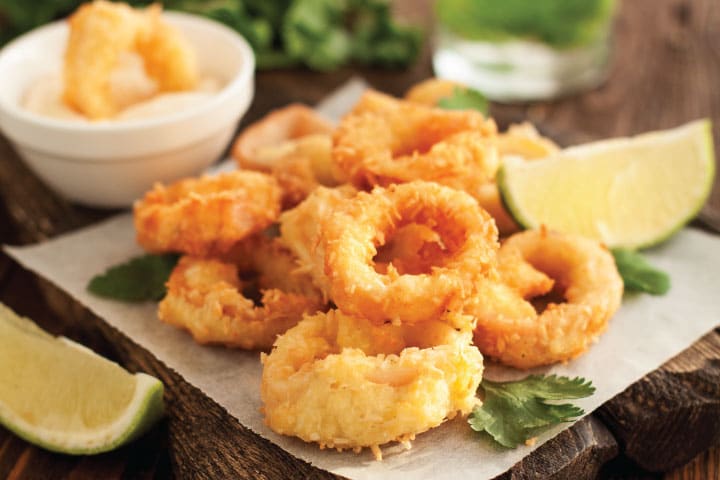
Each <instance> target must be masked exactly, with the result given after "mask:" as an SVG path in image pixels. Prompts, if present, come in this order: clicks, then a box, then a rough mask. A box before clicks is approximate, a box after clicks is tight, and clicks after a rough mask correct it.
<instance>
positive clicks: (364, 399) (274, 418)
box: [261, 310, 483, 460]
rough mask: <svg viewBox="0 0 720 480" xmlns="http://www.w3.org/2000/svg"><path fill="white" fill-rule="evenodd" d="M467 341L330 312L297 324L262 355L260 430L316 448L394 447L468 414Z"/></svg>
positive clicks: (474, 380)
mask: <svg viewBox="0 0 720 480" xmlns="http://www.w3.org/2000/svg"><path fill="white" fill-rule="evenodd" d="M470 337H471V334H470V332H467V331H466V332H462V333H461V332H458V331H457V330H455V329H453V328H452V327H450V326H449V325H447V324H444V323H441V322H437V321H429V322H426V323H423V324H422V325H418V326H416V327H409V326H394V325H390V324H386V325H379V326H375V325H372V324H370V323H368V322H367V321H365V320H363V319H357V318H354V317H351V316H348V315H345V314H343V313H342V312H339V311H337V310H333V311H330V312H328V313H327V314H317V315H314V316H309V317H305V318H304V319H303V320H302V321H301V322H300V323H299V324H298V325H297V326H295V327H294V328H292V329H290V330H288V331H287V332H286V333H285V334H284V335H282V336H280V337H279V338H278V339H277V341H276V342H275V346H274V347H273V350H272V352H271V353H270V354H269V355H263V356H262V361H263V365H264V367H263V375H262V385H261V396H262V400H263V403H264V407H263V410H264V413H265V422H266V424H267V425H268V426H269V427H270V428H272V429H273V430H274V431H276V432H278V433H281V434H284V435H295V436H298V437H300V438H301V439H303V440H305V441H307V442H317V443H319V444H320V448H335V449H338V450H343V449H352V450H354V451H356V452H358V451H360V450H361V449H362V448H363V447H370V449H371V450H372V452H373V453H374V454H375V457H376V458H377V459H378V460H380V459H381V458H382V453H381V451H380V448H379V445H383V444H385V443H388V442H401V443H404V444H405V446H406V447H409V441H410V440H412V439H414V437H415V435H416V434H418V433H421V432H424V431H426V430H428V429H430V428H433V427H435V426H438V425H440V424H441V423H442V422H444V421H445V420H446V419H449V418H453V417H454V416H455V415H456V414H458V413H460V414H461V415H465V414H467V413H469V412H470V411H471V410H472V408H473V407H474V406H475V405H477V404H478V403H480V402H479V400H478V399H477V398H476V396H475V392H476V390H477V387H478V385H479V383H480V380H481V377H482V371H483V359H482V355H481V354H480V352H479V351H478V350H477V348H476V347H474V346H473V345H472V342H471V338H470Z"/></svg>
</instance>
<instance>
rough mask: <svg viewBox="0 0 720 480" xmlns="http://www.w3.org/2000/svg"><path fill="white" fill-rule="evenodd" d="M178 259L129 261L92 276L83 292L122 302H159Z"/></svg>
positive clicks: (147, 257) (162, 257)
mask: <svg viewBox="0 0 720 480" xmlns="http://www.w3.org/2000/svg"><path fill="white" fill-rule="evenodd" d="M178 258H179V257H178V255H175V254H165V255H142V256H139V257H135V258H132V259H130V260H128V261H127V262H125V263H122V264H120V265H116V266H114V267H110V268H109V269H107V270H106V271H105V272H104V273H102V274H100V275H96V276H94V277H93V278H92V279H91V280H90V282H89V283H88V285H87V289H88V291H89V292H91V293H94V294H95V295H98V296H100V297H105V298H111V299H113V300H122V301H126V302H142V301H148V300H160V299H162V298H163V297H164V296H165V282H167V279H168V278H169V277H170V273H171V272H172V270H173V268H175V265H176V264H177V262H178Z"/></svg>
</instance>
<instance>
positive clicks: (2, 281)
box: [0, 0, 720, 479]
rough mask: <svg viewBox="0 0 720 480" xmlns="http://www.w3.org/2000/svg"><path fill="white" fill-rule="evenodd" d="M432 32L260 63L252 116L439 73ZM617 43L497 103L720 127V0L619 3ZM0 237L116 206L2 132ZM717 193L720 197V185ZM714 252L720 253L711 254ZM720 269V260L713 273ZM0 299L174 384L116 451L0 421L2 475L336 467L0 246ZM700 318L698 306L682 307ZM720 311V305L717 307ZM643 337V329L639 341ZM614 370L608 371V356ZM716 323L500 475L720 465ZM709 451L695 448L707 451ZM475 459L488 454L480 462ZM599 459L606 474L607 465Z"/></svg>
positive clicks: (424, 10)
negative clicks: (59, 190) (536, 99)
mask: <svg viewBox="0 0 720 480" xmlns="http://www.w3.org/2000/svg"><path fill="white" fill-rule="evenodd" d="M397 7H398V9H399V14H400V15H401V16H404V17H405V18H407V19H409V20H413V21H418V22H421V23H423V22H424V23H425V24H426V25H427V26H430V25H431V21H430V16H429V12H430V1H429V0H425V1H423V2H413V1H410V0H407V1H402V2H397ZM429 51H430V50H429V46H426V48H425V50H424V53H423V57H422V59H421V61H420V62H419V63H418V64H417V65H415V66H414V67H413V68H411V69H410V70H408V71H404V72H397V71H380V70H370V69H365V70H362V69H351V68H347V69H345V70H341V71H338V72H333V73H332V74H318V73H313V72H308V71H299V70H292V71H277V72H263V73H260V74H258V75H257V82H256V84H257V94H256V99H255V101H254V104H253V106H252V109H251V111H250V112H249V113H248V116H247V118H246V119H245V122H244V124H247V123H248V122H250V121H253V120H255V119H257V118H259V117H260V116H262V115H263V114H264V113H266V112H267V111H268V110H269V109H271V108H274V107H278V106H282V105H285V104H287V103H289V102H292V101H304V102H306V103H308V104H314V103H316V102H317V101H319V100H320V99H321V98H323V97H324V96H325V95H326V94H327V93H328V92H330V91H332V90H333V89H334V88H336V87H337V86H339V85H340V84H342V83H343V82H344V81H346V80H347V79H348V78H350V77H351V76H352V75H361V76H363V77H365V78H366V79H367V80H368V81H369V82H370V83H371V84H372V85H373V86H375V87H376V88H378V89H380V90H383V91H387V92H389V93H392V94H396V95H400V94H402V93H403V92H404V91H405V90H406V89H407V88H408V87H409V86H410V85H411V84H413V83H415V82H416V81H419V80H421V79H424V78H426V77H428V76H430V75H431V68H430V60H429ZM614 52H615V57H614V62H613V68H612V70H611V73H610V76H609V79H608V82H607V84H606V85H604V86H603V87H602V88H600V89H597V90H595V91H593V92H589V93H586V94H583V95H577V96H573V97H569V98H565V99H562V100H559V101H555V102H546V103H537V104H533V105H513V106H508V105H497V104H494V105H492V115H493V116H494V117H495V118H496V119H497V120H498V122H499V123H500V124H501V125H506V124H508V123H510V122H513V121H520V120H529V121H531V122H533V123H535V124H537V125H539V126H540V127H541V128H542V130H543V131H544V132H545V133H546V134H548V135H550V136H552V137H553V138H555V139H556V140H557V141H558V142H559V143H561V144H565V145H568V144H573V143H581V142H583V141H588V140H593V139H598V138H607V137H611V136H618V135H629V134H634V133H639V132H643V131H648V130H654V129H659V128H668V127H672V126H675V125H678V124H680V123H683V122H686V121H689V120H692V119H695V118H698V117H705V116H707V117H710V118H712V119H713V120H714V124H715V127H714V135H715V140H716V143H717V142H718V141H719V140H718V139H720V136H719V135H718V134H719V133H720V130H719V128H720V89H718V88H717V86H718V85H720V6H718V5H717V0H684V1H683V0H632V1H625V2H623V5H622V10H621V13H620V15H619V18H618V21H617V25H616V36H615V48H614ZM0 197H2V200H3V202H2V203H1V204H0V242H2V243H14V244H24V243H32V242H36V241H40V240H43V239H46V238H49V237H52V236H54V235H57V234H59V233H62V232H65V231H69V230H72V229H74V228H78V227H81V226H84V225H88V224H90V223H93V222H95V221H97V220H99V219H101V218H105V217H107V216H108V215H110V214H111V213H112V212H102V211H95V210H89V209H85V208H81V207H77V206H73V205H70V204H68V203H67V202H65V201H64V200H62V199H60V198H58V197H57V196H56V195H54V194H52V193H51V192H49V191H48V190H47V189H46V187H44V186H43V185H42V184H41V183H40V182H39V181H38V180H37V179H36V178H35V177H34V175H32V174H31V173H30V172H29V171H28V170H27V169H26V168H25V167H24V165H22V164H21V163H20V161H19V160H18V158H17V156H16V155H15V154H14V152H13V151H12V150H11V149H10V147H9V146H8V145H7V143H6V142H5V141H4V140H3V139H1V138H0ZM711 202H712V203H713V204H715V205H717V206H718V207H719V208H720V188H717V182H716V188H715V191H714V194H713V197H712V199H711ZM708 255H720V251H719V252H708ZM718 273H719V274H720V272H718ZM0 301H3V302H5V303H7V304H8V305H10V306H11V307H12V308H15V309H16V310H17V311H18V312H20V313H22V314H24V315H28V316H31V317H32V318H34V319H36V320H37V321H38V322H39V323H40V324H41V325H42V326H43V327H45V328H47V329H48V330H50V331H52V332H54V333H62V334H64V335H66V336H68V337H70V338H73V339H75V340H77V341H79V342H81V343H84V344H86V345H88V346H90V347H91V348H93V349H95V350H97V351H98V352H99V353H101V354H103V355H105V356H107V357H109V358H111V359H114V360H116V361H118V362H120V363H121V364H122V365H124V366H125V367H126V368H128V369H129V370H131V371H138V370H142V371H145V372H148V373H151V374H153V375H155V376H157V377H159V378H160V379H162V380H163V382H164V383H165V385H166V386H167V390H166V400H167V405H168V417H167V419H166V420H165V421H164V422H162V423H161V424H160V425H158V426H157V427H156V428H154V429H153V430H152V431H151V432H150V433H149V434H148V435H146V436H145V437H143V438H142V439H140V440H139V441H137V442H135V443H133V444H132V445H129V446H127V447H124V448H122V449H120V450H118V451H116V452H111V453H108V454H103V455H99V456H94V457H69V456H63V455H57V454H52V453H49V452H45V451H43V450H40V449H37V448H35V447H33V446H31V445H28V444H27V443H25V442H23V441H22V440H19V439H18V438H17V437H15V436H13V435H12V434H10V433H9V432H7V431H6V430H3V429H0V478H5V477H9V478H75V479H81V478H115V479H120V478H167V477H193V478H229V477H232V478H297V477H311V478H331V477H334V476H333V475H331V474H329V473H327V472H322V471H320V470H317V469H315V468H313V467H311V466H310V465H308V464H306V463H304V462H302V461H299V460H297V459H294V458H293V457H291V456H290V455H289V454H287V453H286V452H284V451H282V450H281V449H279V448H278V447H275V446H274V445H272V444H270V443H269V442H267V441H266V440H263V439H261V438H259V437H257V436H256V435H254V434H253V433H251V432H249V431H248V430H247V429H245V428H244V427H243V426H241V425H240V424H239V423H238V422H237V421H236V420H235V419H234V418H232V417H231V416H230V415H229V414H228V413H227V412H225V411H224V410H223V409H222V408H221V407H219V406H218V405H217V404H216V403H214V402H213V401H212V400H210V399H209V398H207V397H206V396H205V395H204V394H203V393H202V392H200V391H198V390H197V389H196V388H194V387H193V386H192V385H189V384H188V383H187V382H185V381H184V380H183V379H182V378H181V377H179V376H178V375H177V374H176V373H174V372H173V371H172V370H170V369H168V368H167V367H165V366H164V365H163V364H162V363H161V362H159V361H158V360H157V359H155V358H154V357H153V356H152V354H151V353H149V352H147V351H145V350H143V349H141V348H140V347H138V346H137V345H135V344H134V343H133V342H132V341H131V340H129V339H127V338H126V337H124V336H123V335H121V334H120V333H118V332H117V331H115V330H114V329H112V328H111V327H109V326H108V325H107V324H106V323H104V322H103V321H102V320H101V319H99V318H97V317H95V316H93V315H92V314H90V313H89V312H88V311H87V310H85V309H84V308H83V307H81V306H80V305H78V304H77V303H76V302H74V301H73V300H72V299H70V298H68V297H67V296H66V295H65V294H64V293H62V292H61V291H60V290H58V289H57V288H56V287H54V286H52V285H50V284H48V283H47V282H44V281H43V280H41V279H38V278H36V277H35V276H34V275H32V274H30V273H29V272H26V271H24V270H23V269H22V268H20V267H19V266H18V265H16V264H14V263H13V262H12V261H11V260H10V259H8V258H7V257H6V256H4V255H0ZM688 321H692V319H688ZM718 324H719V325H720V319H718ZM641 341H642V339H638V342H641ZM608 374H612V369H611V367H610V366H609V368H608ZM717 445H720V331H719V330H716V331H713V332H710V333H708V334H707V335H706V336H705V337H703V338H702V339H701V340H700V341H698V342H697V343H695V344H694V345H693V346H692V347H690V348H689V349H688V350H686V351H685V352H683V353H682V354H680V355H679V356H677V357H676V358H674V359H672V360H670V361H669V362H667V363H666V364H665V365H663V366H662V367H661V368H660V369H658V370H656V371H655V372H652V373H651V374H649V375H647V376H646V377H644V378H643V379H642V380H640V381H638V382H637V383H635V384H634V385H632V386H631V387H629V388H628V389H627V390H626V391H625V392H623V393H621V394H620V395H618V396H617V397H616V398H614V399H612V400H611V401H609V402H607V403H606V404H604V405H603V407H601V408H600V409H599V410H598V411H597V412H595V413H594V414H593V415H591V416H589V417H587V418H586V419H584V420H583V421H581V422H578V423H577V424H576V425H574V426H573V427H572V428H570V429H569V430H567V431H565V432H563V433H562V434H560V435H559V436H558V437H556V438H555V439H553V440H552V441H550V442H548V443H547V444H545V445H543V446H542V447H541V448H539V449H538V450H537V451H536V452H534V453H533V454H532V455H530V456H529V457H527V458H526V459H525V460H523V461H522V462H521V463H520V464H518V465H516V466H515V467H514V468H513V469H512V470H510V471H509V472H507V473H506V474H505V475H503V476H502V477H501V478H569V479H582V478H595V477H596V476H598V474H600V475H601V476H602V477H603V478H655V477H653V476H651V475H650V474H649V473H648V472H662V471H668V470H671V469H674V468H676V467H678V466H680V465H683V464H685V463H686V462H688V461H690V460H691V459H693V458H695V460H694V462H693V463H692V464H691V465H689V466H686V467H684V468H680V469H676V470H673V471H671V473H669V474H666V478H673V479H679V478H688V479H689V478H697V479H716V478H720V467H719V465H720V449H717V448H714V449H712V450H710V451H709V452H708V453H705V454H701V453H702V452H705V451H707V450H708V449H710V448H712V447H713V446H717ZM699 454H700V456H698V455H699ZM479 461H481V460H479ZM598 472H600V473H598Z"/></svg>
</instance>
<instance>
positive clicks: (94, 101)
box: [63, 0, 198, 119]
mask: <svg viewBox="0 0 720 480" xmlns="http://www.w3.org/2000/svg"><path fill="white" fill-rule="evenodd" d="M160 11H161V8H160V6H158V5H153V6H152V7H150V8H148V9H146V10H143V11H141V10H134V9H132V8H131V7H129V6H128V5H126V4H122V3H112V2H107V1H104V0H96V1H94V2H91V3H86V4H84V5H82V6H81V7H80V8H78V10H77V11H76V12H75V13H74V14H73V15H72V16H71V17H70V19H69V20H68V25H69V29H70V32H69V38H68V45H67V50H66V51H65V63H64V69H63V75H64V85H65V90H64V93H63V98H64V100H65V102H67V103H68V104H69V105H70V106H71V107H73V108H75V109H77V110H78V111H80V112H81V113H83V114H84V115H85V116H87V117H88V118H91V119H101V118H107V117H111V116H113V115H114V114H116V113H117V105H116V104H115V101H114V99H113V96H112V92H111V86H110V75H111V73H112V71H113V69H114V68H115V67H116V66H117V64H118V60H119V58H120V55H121V54H122V53H124V52H129V51H134V52H137V53H138V54H140V55H141V56H142V58H143V60H144V63H145V69H146V71H147V73H148V75H149V76H150V77H151V78H153V79H154V80H155V81H156V82H157V86H158V89H159V90H160V91H175V90H188V89H191V88H194V87H195V85H196V84H197V82H198V72H197V66H196V61H195V52H194V51H193V49H192V48H191V46H190V45H189V44H188V43H187V42H186V41H185V40H184V39H183V37H182V36H181V35H180V33H179V32H178V31H176V30H175V29H174V28H173V27H171V26H169V25H167V24H165V23H164V22H163V21H162V19H161V18H160Z"/></svg>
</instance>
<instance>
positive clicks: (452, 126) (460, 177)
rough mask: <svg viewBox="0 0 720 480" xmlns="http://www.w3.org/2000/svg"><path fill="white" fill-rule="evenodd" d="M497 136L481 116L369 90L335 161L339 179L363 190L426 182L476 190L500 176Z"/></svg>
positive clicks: (346, 123) (340, 138)
mask: <svg viewBox="0 0 720 480" xmlns="http://www.w3.org/2000/svg"><path fill="white" fill-rule="evenodd" d="M495 133H496V127H495V124H494V123H493V122H492V121H491V120H486V119H485V118H484V117H483V115H482V114H481V113H479V112H475V111H470V110H466V111H450V110H443V109H439V108H431V107H426V106H424V105H419V104H415V103H411V102H407V101H402V100H397V99H394V98H392V97H388V96H386V95H383V94H381V93H377V92H372V91H369V92H367V93H366V94H365V95H364V96H363V97H362V98H361V99H360V102H359V103H358V104H357V105H356V107H355V108H354V109H353V111H352V112H350V113H349V114H348V115H346V116H345V117H344V118H343V119H342V121H341V122H340V125H339V127H338V128H337V130H336V131H335V134H334V136H333V152H332V160H333V164H334V166H335V167H336V169H337V171H338V172H340V173H339V174H338V175H337V176H338V177H339V178H343V177H346V178H349V180H350V182H352V183H353V184H354V185H355V186H357V187H358V188H361V189H367V188H368V187H371V186H374V185H381V186H388V185H390V184H392V183H403V182H408V181H412V180H418V179H420V180H430V181H434V182H437V183H441V184H443V185H447V186H450V187H453V188H457V189H460V190H466V191H468V192H472V191H473V190H474V188H476V187H477V185H480V184H482V183H485V182H488V181H490V180H492V179H493V178H494V177H495V173H496V171H497V168H498V156H497V150H496V148H495V146H494V145H493V143H492V142H491V138H492V137H494V135H495Z"/></svg>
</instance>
